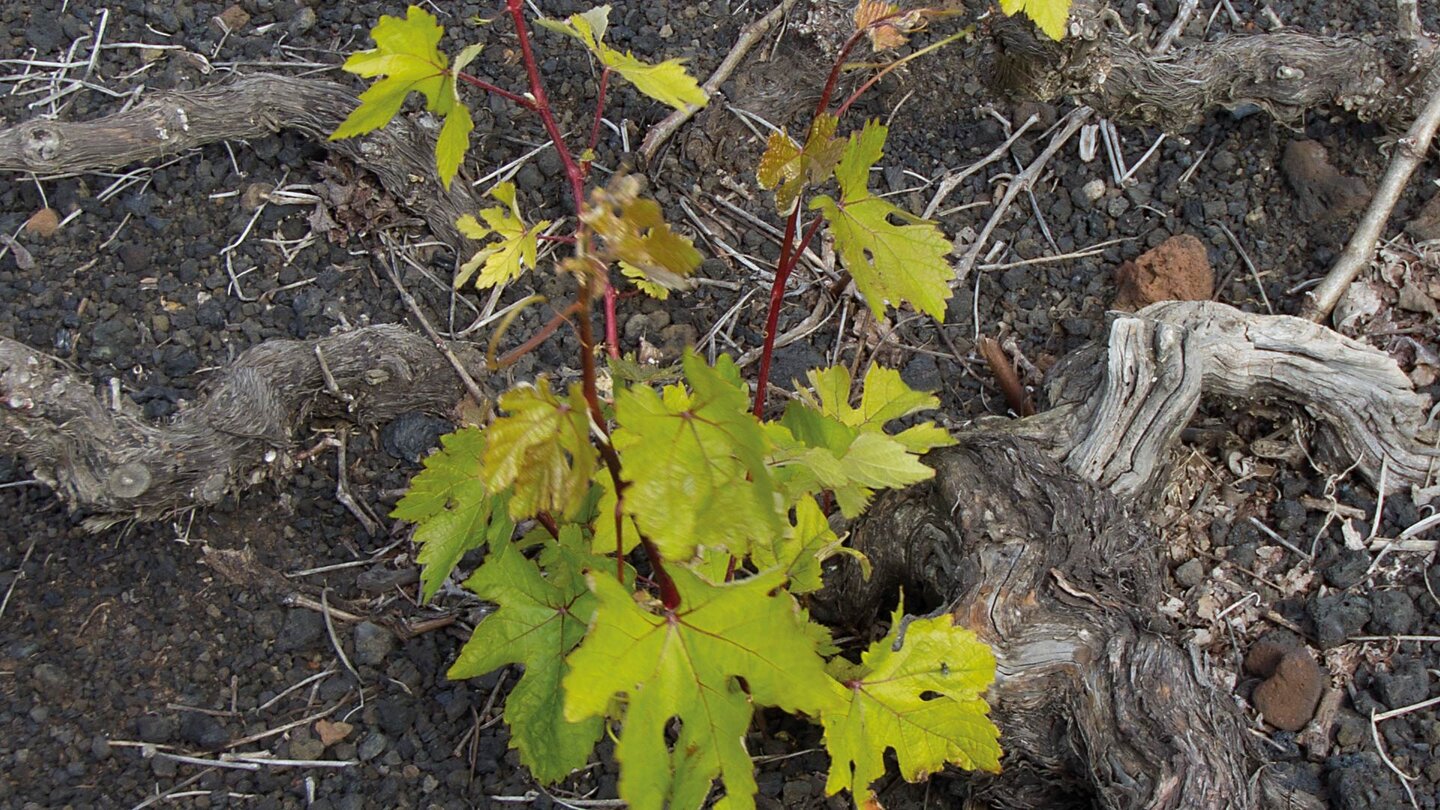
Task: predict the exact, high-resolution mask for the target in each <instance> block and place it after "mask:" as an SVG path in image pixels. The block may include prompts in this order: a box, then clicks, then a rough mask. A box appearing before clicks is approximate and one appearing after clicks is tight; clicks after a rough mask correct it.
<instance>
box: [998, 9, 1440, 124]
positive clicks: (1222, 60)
mask: <svg viewBox="0 0 1440 810" xmlns="http://www.w3.org/2000/svg"><path fill="white" fill-rule="evenodd" d="M1117 21H1118V17H1117V16H1116V15H1115V13H1114V12H1113V11H1111V10H1109V9H1107V8H1106V4H1105V3H1104V2H1096V1H1095V0H1078V2H1076V4H1075V6H1074V7H1073V8H1072V11H1071V14H1070V28H1069V34H1070V35H1069V36H1068V37H1067V38H1066V39H1065V40H1064V41H1062V42H1059V43H1055V42H1051V41H1049V40H1048V39H1040V38H1038V37H1037V36H1036V34H1035V29H1034V26H1033V25H1031V24H1030V23H1029V22H1028V21H1026V20H1021V19H1012V20H1007V21H1002V22H1000V23H997V25H996V27H995V30H996V41H997V45H998V47H999V49H1000V55H999V58H998V60H997V65H996V67H997V70H998V76H997V79H998V81H999V83H1000V84H1001V86H1002V87H1004V88H1005V89H1007V90H1009V91H1011V92H1015V93H1018V94H1021V95H1025V96H1030V97H1033V98H1037V99H1040V100H1047V101H1048V100H1054V99H1059V98H1064V97H1072V98H1077V99H1078V100H1080V101H1081V103H1084V104H1088V105H1089V106H1091V107H1094V108H1095V109H1096V110H1097V111H1099V112H1100V114H1101V115H1104V116H1107V117H1110V118H1114V119H1118V120H1125V121H1130V122H1136V123H1146V124H1155V125H1158V126H1160V127H1162V128H1164V129H1167V130H1171V131H1179V130H1184V129H1187V128H1189V127H1191V126H1193V125H1195V124H1198V123H1199V122H1201V121H1203V120H1204V118H1205V116H1207V115H1209V114H1210V113H1211V112H1212V111H1214V110H1216V109H1220V108H1223V109H1229V110H1234V111H1243V110H1245V109H1247V108H1252V107H1253V108H1259V109H1262V110H1264V111H1266V112H1268V113H1269V114H1270V115H1272V116H1274V117H1275V118H1276V119H1277V120H1280V121H1284V122H1296V121H1299V120H1300V118H1301V116H1303V115H1304V113H1305V112H1306V111H1308V110H1313V109H1316V108H1319V107H1325V106H1328V107H1333V108H1337V109H1343V110H1347V111H1349V112H1350V113H1352V114H1354V115H1356V116H1357V117H1359V118H1361V119H1362V120H1376V121H1381V122H1383V123H1385V124H1386V125H1387V126H1389V127H1390V128H1391V129H1393V130H1395V131H1403V130H1404V129H1405V127H1406V126H1408V125H1409V123H1410V121H1411V120H1412V119H1413V118H1414V117H1415V114H1416V112H1417V111H1418V110H1419V109H1420V107H1421V106H1423V105H1424V104H1425V101H1426V100H1427V99H1428V98H1429V97H1430V96H1431V94H1432V92H1431V91H1433V89H1434V88H1435V86H1436V84H1437V82H1440V77H1437V76H1436V75H1435V71H1436V66H1437V65H1436V59H1435V52H1434V50H1433V45H1432V43H1431V42H1430V41H1429V40H1428V39H1427V38H1424V37H1423V36H1417V35H1415V34H1412V33H1409V32H1405V31H1403V26H1401V25H1397V26H1396V29H1395V31H1396V33H1395V34H1394V35H1389V36H1387V35H1383V34H1380V35H1377V36H1375V37H1374V38H1370V39H1360V38H1356V37H1323V36H1315V35H1311V34H1306V33H1302V32H1298V31H1288V30H1285V31H1275V32H1272V33H1262V34H1251V35H1240V36H1230V37H1225V38H1220V39H1216V40H1214V41H1210V42H1205V43H1203V44H1200V45H1194V46H1191V47H1187V48H1181V49H1178V50H1174V51H1170V52H1168V53H1166V54H1164V55H1162V56H1155V55H1154V54H1152V53H1151V52H1150V50H1149V48H1148V45H1147V43H1145V42H1143V41H1139V40H1137V39H1136V38H1134V37H1132V36H1130V32H1127V31H1124V30H1121V28H1120V27H1119V26H1118V25H1117V24H1116V22H1117Z"/></svg>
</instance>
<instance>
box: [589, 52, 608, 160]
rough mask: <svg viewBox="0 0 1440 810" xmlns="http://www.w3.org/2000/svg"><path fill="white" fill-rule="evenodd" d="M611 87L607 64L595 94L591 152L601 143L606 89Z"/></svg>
mask: <svg viewBox="0 0 1440 810" xmlns="http://www.w3.org/2000/svg"><path fill="white" fill-rule="evenodd" d="M609 87H610V67H609V66H608V65H607V66H606V67H605V69H604V70H601V71H600V90H599V91H598V92H597V93H596V94H595V120H594V121H592V122H591V123H590V146H589V150H590V151H591V152H594V151H595V146H596V144H598V143H600V119H601V117H602V116H603V114H604V112H605V91H606V90H607V89H609ZM585 168H586V169H587V170H588V169H589V168H590V163H589V161H586V163H585Z"/></svg>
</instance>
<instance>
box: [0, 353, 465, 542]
mask: <svg viewBox="0 0 1440 810" xmlns="http://www.w3.org/2000/svg"><path fill="white" fill-rule="evenodd" d="M321 357H323V358H324V364H325V367H326V368H328V370H329V372H330V375H331V378H332V379H333V381H334V385H335V389H334V390H332V389H331V386H330V382H329V381H327V380H326V378H325V372H324V371H323V370H322V368H321V360H320V358H321ZM336 391H338V392H339V394H340V396H337V395H336V393H335V392H336ZM460 396H461V388H460V381H459V379H458V378H457V377H456V375H455V372H454V370H453V369H451V368H450V367H449V365H448V364H447V363H446V361H445V359H444V358H443V357H442V356H441V355H440V353H439V352H438V351H436V349H435V346H434V345H433V344H432V343H431V342H430V341H428V340H426V339H425V338H423V337H420V336H419V335H417V334H414V333H413V332H411V331H410V330H408V329H406V328H405V327H403V326H398V325H385V326H372V327H367V328H364V329H355V330H352V331H349V332H343V333H341V334H338V335H334V336H331V337H326V338H320V339H317V340H313V341H288V340H287V341H269V342H267V343H264V344H261V345H260V346H257V347H255V348H253V349H250V350H249V351H246V352H244V353H243V354H241V355H240V356H239V357H237V358H236V359H235V361H234V362H233V363H231V364H230V366H229V367H228V368H227V369H226V370H225V371H223V372H221V373H220V374H219V375H218V376H217V378H216V379H215V381H214V383H213V384H212V385H210V386H209V387H208V390H207V391H206V392H205V393H204V394H203V395H202V396H201V397H200V399H199V400H198V401H197V402H196V403H195V404H193V405H189V406H187V407H184V408H182V410H181V411H180V413H179V415H178V416H177V417H176V418H175V419H174V420H173V421H171V422H167V423H157V422H152V421H150V420H148V419H145V418H144V417H143V416H142V415H141V414H140V413H139V412H138V409H137V408H136V407H135V405H134V403H132V402H131V401H130V400H129V399H128V398H127V397H124V396H120V397H119V398H118V399H116V400H114V401H111V400H110V397H109V395H108V393H102V394H97V392H96V391H95V389H94V387H93V386H91V385H90V384H89V383H87V382H85V381H83V380H82V379H80V378H79V377H77V376H76V375H75V374H72V373H71V372H70V371H69V370H68V369H66V368H64V367H63V366H62V365H60V364H59V363H58V362H56V361H55V360H53V359H52V358H50V357H48V356H46V355H44V354H41V353H40V352H37V351H34V350H33V349H30V348H28V347H26V346H24V345H23V344H20V343H17V342H15V341H13V340H7V339H3V338H0V452H7V453H17V454H19V455H20V456H21V457H23V458H24V459H25V460H26V461H28V462H29V463H30V464H31V465H32V466H33V467H34V471H35V472H34V474H35V477H36V478H39V479H40V480H42V481H44V482H45V483H47V484H49V485H50V486H52V487H54V488H55V490H56V492H57V493H58V494H59V495H60V497H61V498H62V499H63V500H64V501H65V502H66V503H68V504H69V505H70V506H71V507H72V508H83V509H85V510H86V511H88V512H90V513H91V517H90V523H91V525H92V527H94V528H101V527H104V526H106V525H110V524H113V523H115V522H118V521H122V520H127V519H141V520H153V519H157V518H162V517H165V516H167V515H171V514H174V513H175V512H177V511H180V510H182V509H187V508H193V507H196V506H208V505H212V504H215V503H218V502H219V501H220V500H221V499H222V498H223V497H224V496H225V495H226V494H228V493H231V492H238V491H242V490H245V489H248V488H249V487H252V486H254V485H255V484H257V483H259V482H260V481H262V480H265V479H267V478H269V477H272V476H274V475H278V474H281V473H283V472H284V471H287V470H289V469H291V468H292V467H293V466H294V464H295V453H296V450H297V448H296V446H295V442H296V440H297V437H298V435H299V434H300V432H301V431H302V430H303V429H304V428H305V426H306V424H307V423H308V420H309V419H310V418H311V417H312V416H317V415H336V416H345V417H346V418H348V419H350V420H352V421H354V422H356V423H357V424H361V425H377V424H381V423H383V422H385V421H387V420H389V419H391V418H393V417H395V416H396V415H398V414H401V413H404V412H406V411H415V410H422V411H430V412H435V413H444V412H445V411H447V410H449V409H450V408H451V407H452V406H453V405H454V404H455V403H456V402H457V401H459V399H460Z"/></svg>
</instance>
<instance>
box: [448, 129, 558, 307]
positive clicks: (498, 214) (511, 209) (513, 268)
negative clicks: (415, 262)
mask: <svg viewBox="0 0 1440 810" xmlns="http://www.w3.org/2000/svg"><path fill="white" fill-rule="evenodd" d="M467 118H468V116H467ZM490 196H491V197H493V198H494V199H496V200H498V201H499V202H500V203H502V205H503V207H494V208H486V209H483V210H481V211H480V219H483V220H485V223H484V224H483V225H482V224H481V223H480V221H479V220H477V219H475V217H473V216H470V215H469V214H466V215H464V216H462V217H460V218H459V219H458V220H456V221H455V227H456V228H457V229H458V230H459V231H460V233H461V234H463V235H464V236H466V237H468V238H470V239H474V240H476V241H481V242H483V241H485V240H487V239H489V238H490V237H492V236H493V237H497V238H498V241H495V242H489V243H488V244H486V245H485V246H484V247H482V248H481V249H480V250H478V251H476V253H475V255H473V256H471V257H470V259H469V260H468V261H466V262H465V263H464V264H462V265H461V266H460V271H459V272H458V273H456V275H455V286H456V287H457V288H458V287H462V286H464V285H465V283H466V282H467V281H469V280H470V278H471V277H472V276H474V275H475V271H476V270H479V271H480V276H479V277H478V278H476V279H475V286H476V287H477V288H479V289H485V288H488V287H494V286H496V285H497V284H502V283H505V282H507V281H511V280H513V279H516V278H519V277H520V276H521V275H522V274H524V272H525V270H526V269H527V268H534V267H535V260H536V254H537V253H538V251H539V244H540V234H541V233H542V232H544V230H545V229H546V228H548V227H550V220H548V219H542V220H540V221H539V222H537V223H535V224H534V225H531V226H528V227H527V226H526V225H525V220H524V218H523V217H521V216H520V203H519V202H518V201H517V200H516V198H515V184H514V183H511V182H509V181H508V180H507V181H505V182H503V183H499V184H497V185H496V186H495V188H492V189H490Z"/></svg>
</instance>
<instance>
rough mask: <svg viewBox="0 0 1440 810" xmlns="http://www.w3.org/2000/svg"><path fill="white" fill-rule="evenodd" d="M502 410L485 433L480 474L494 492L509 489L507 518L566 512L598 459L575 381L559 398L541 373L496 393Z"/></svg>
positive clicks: (586, 488) (579, 498) (584, 489)
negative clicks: (504, 413) (530, 381)
mask: <svg viewBox="0 0 1440 810" xmlns="http://www.w3.org/2000/svg"><path fill="white" fill-rule="evenodd" d="M499 405H500V409H501V410H503V411H507V412H508V415H507V416H501V417H499V418H498V419H496V420H495V421H494V423H492V424H491V425H490V429H489V430H488V431H487V436H488V446H487V447H486V449H485V456H484V467H483V473H484V476H485V484H486V486H488V487H489V488H490V489H491V490H493V491H496V492H498V491H500V490H503V489H507V488H509V489H511V490H513V494H512V495H511V496H510V516H511V517H512V518H515V519H516V520H522V519H524V518H528V517H532V516H534V515H536V514H539V513H540V512H548V513H550V514H551V515H560V516H563V515H568V514H570V513H571V512H573V511H575V510H576V509H578V508H580V505H581V503H582V502H583V501H584V500H585V496H586V495H587V494H588V493H589V492H590V481H591V479H592V478H594V477H595V468H596V466H597V464H598V459H597V457H596V453H595V446H594V445H592V444H591V443H590V412H589V410H588V406H587V405H586V404H585V395H584V394H583V393H582V392H581V390H580V386H579V384H576V385H572V386H571V387H570V395H569V397H567V398H566V399H561V398H559V397H557V396H555V394H553V393H551V391H550V381H549V380H546V379H545V378H544V377H541V378H539V379H537V380H536V381H535V384H534V385H533V386H530V385H525V386H520V387H517V388H512V389H510V390H509V391H507V392H505V394H504V395H502V396H501V397H500V403H499Z"/></svg>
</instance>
